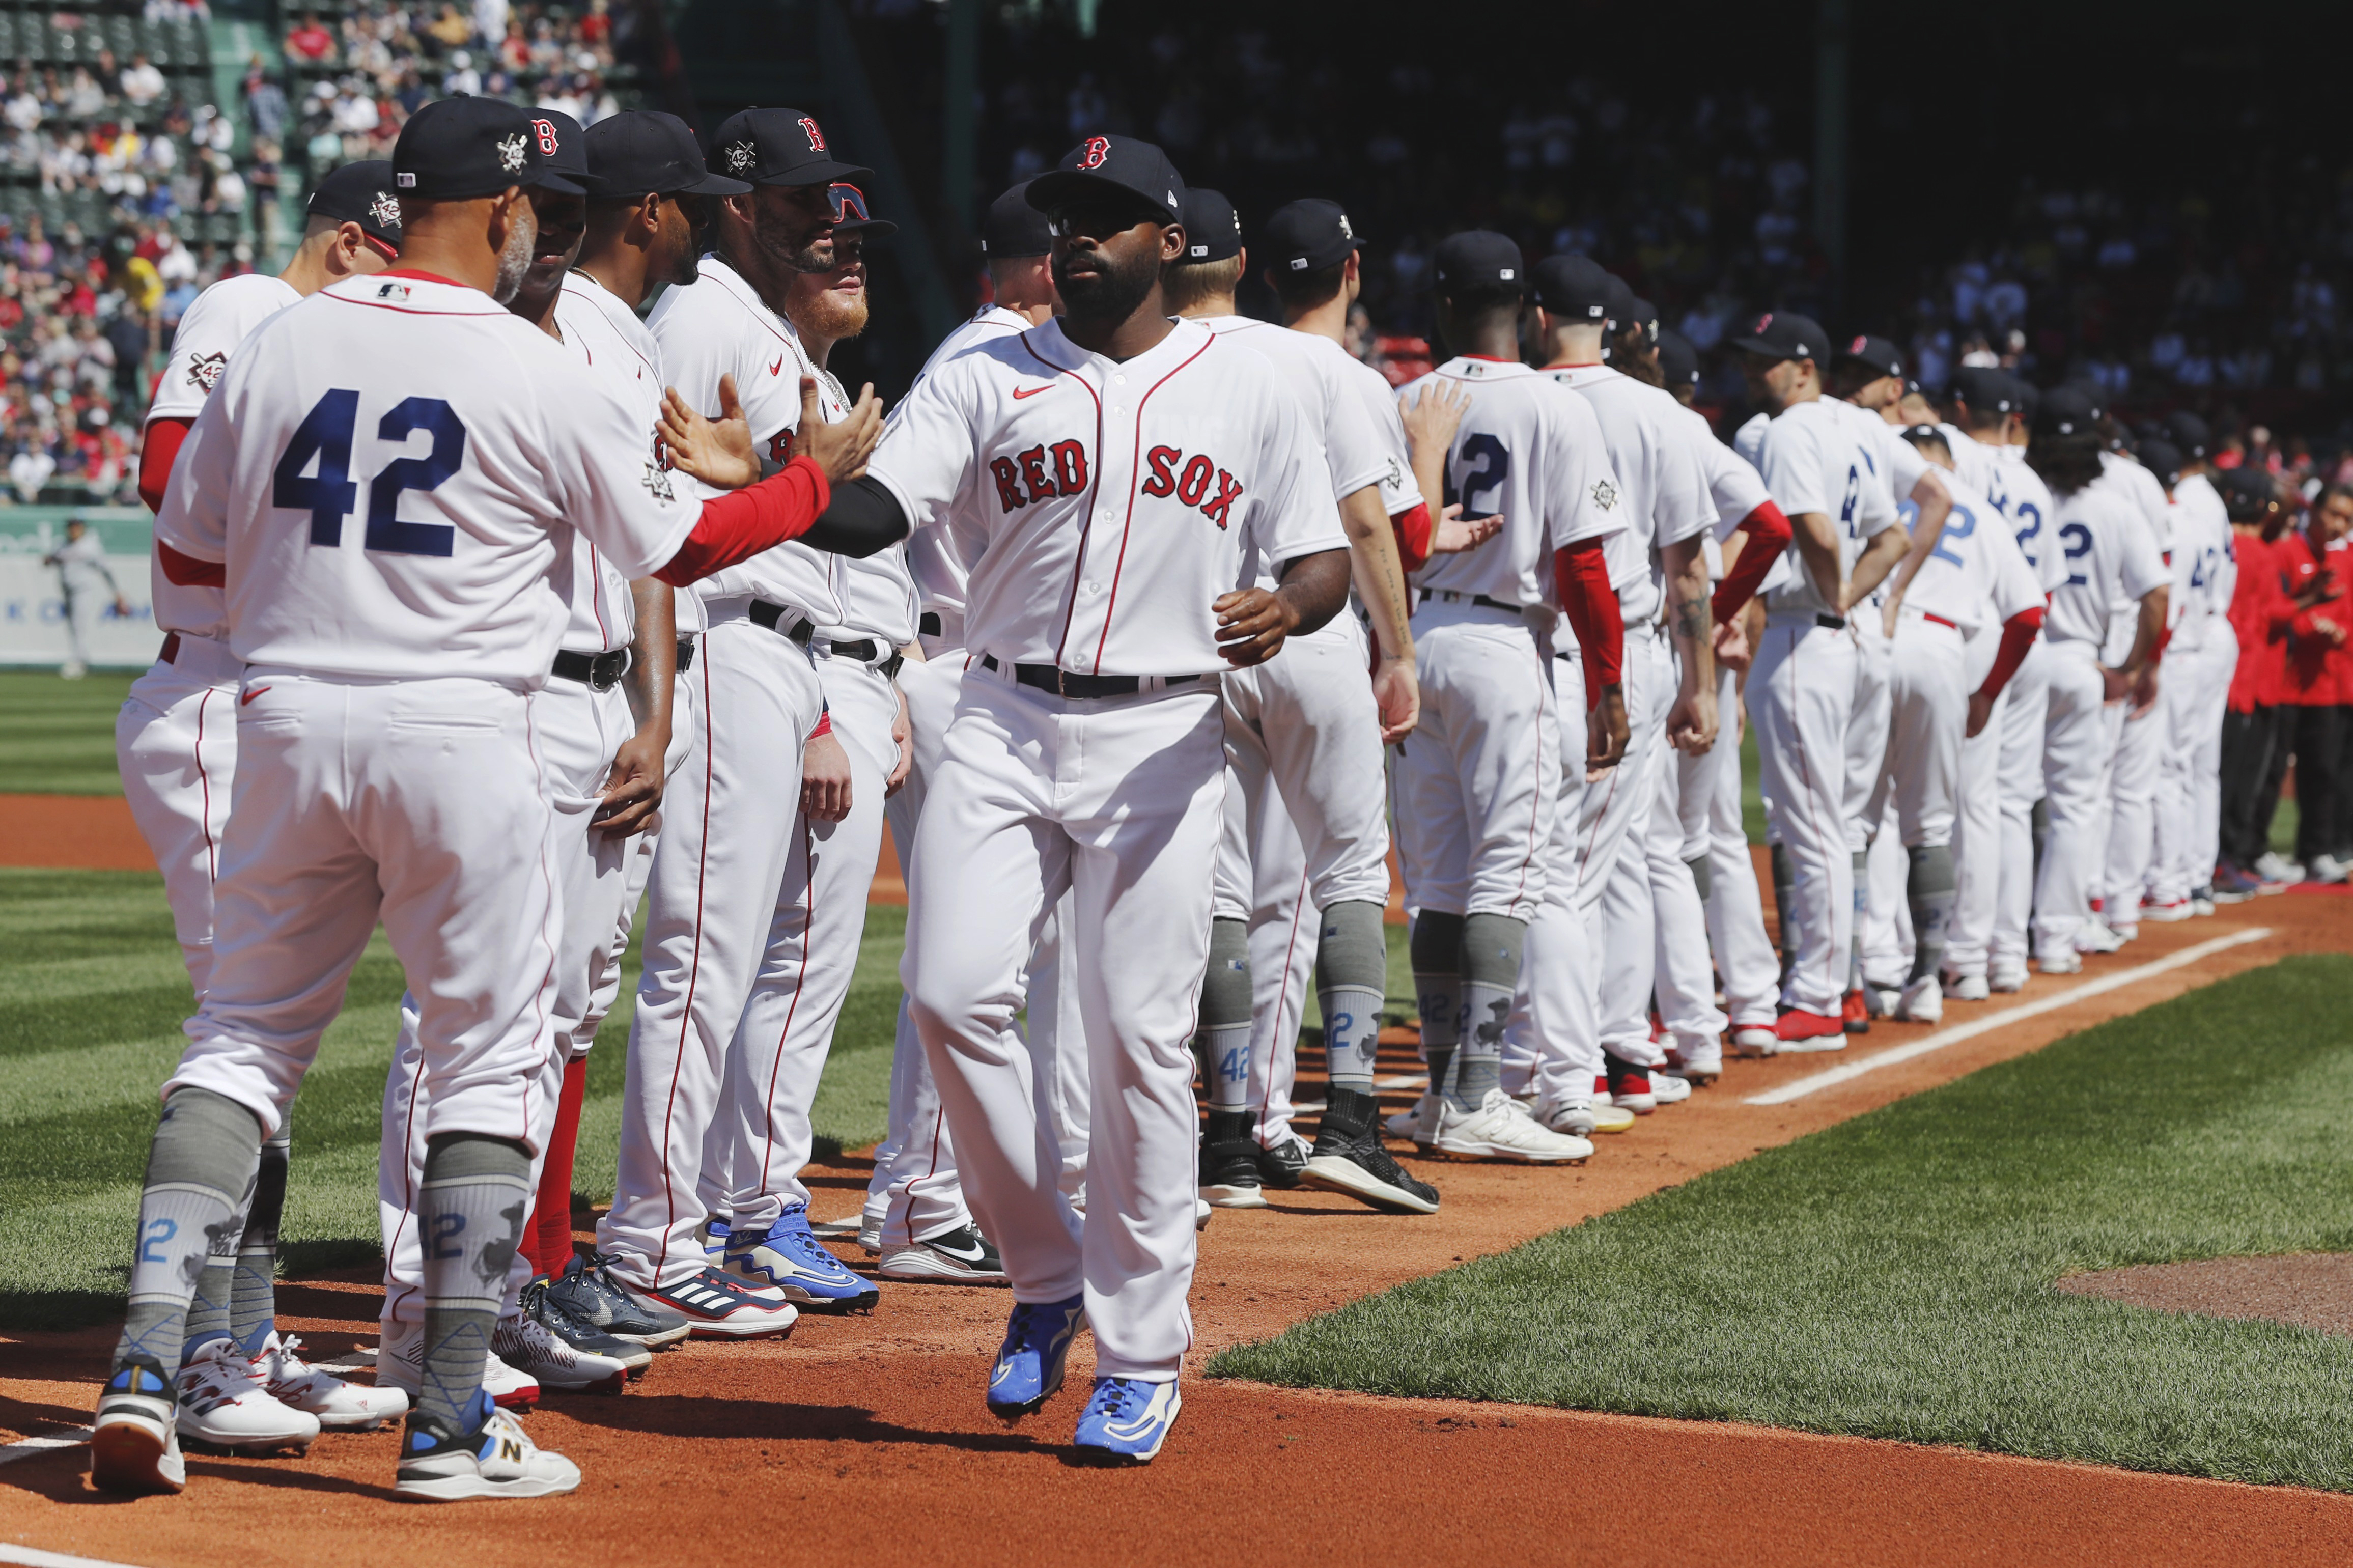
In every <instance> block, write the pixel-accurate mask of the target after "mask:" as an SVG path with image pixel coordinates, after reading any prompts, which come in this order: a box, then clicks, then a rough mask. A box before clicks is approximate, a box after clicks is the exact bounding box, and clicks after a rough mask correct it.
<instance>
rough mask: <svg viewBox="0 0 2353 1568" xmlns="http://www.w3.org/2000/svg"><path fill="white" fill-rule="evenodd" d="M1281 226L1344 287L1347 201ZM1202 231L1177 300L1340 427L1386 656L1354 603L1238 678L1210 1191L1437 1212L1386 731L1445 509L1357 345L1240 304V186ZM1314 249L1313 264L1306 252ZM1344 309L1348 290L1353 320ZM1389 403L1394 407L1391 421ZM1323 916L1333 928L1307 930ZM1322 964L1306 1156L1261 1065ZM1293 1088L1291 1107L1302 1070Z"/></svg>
mask: <svg viewBox="0 0 2353 1568" xmlns="http://www.w3.org/2000/svg"><path fill="white" fill-rule="evenodd" d="M1268 229H1269V235H1270V238H1271V242H1272V245H1273V247H1274V248H1275V251H1276V263H1277V266H1278V267H1279V268H1281V274H1280V275H1281V276H1282V277H1284V278H1286V279H1287V277H1288V275H1289V274H1290V273H1291V272H1293V270H1298V271H1303V272H1328V273H1331V274H1332V277H1331V279H1328V280H1330V281H1334V282H1337V283H1339V284H1340V285H1341V286H1342V289H1344V288H1345V276H1344V274H1345V262H1346V260H1347V259H1348V258H1353V257H1354V256H1355V255H1356V247H1357V245H1358V243H1359V242H1358V241H1357V239H1356V235H1355V232H1354V229H1353V228H1352V226H1350V225H1349V223H1348V220H1347V217H1346V215H1345V213H1343V212H1342V211H1341V210H1340V208H1339V207H1338V205H1336V204H1335V203H1331V202H1317V203H1314V204H1313V205H1309V204H1305V203H1294V204H1293V205H1292V206H1291V207H1288V208H1285V209H1283V210H1282V212H1281V213H1278V214H1277V215H1275V217H1274V218H1273V219H1272V220H1271V221H1270V223H1269V225H1268ZM1185 239H1186V256H1185V258H1184V259H1183V260H1182V261H1180V262H1179V263H1177V265H1176V266H1175V267H1172V268H1169V270H1168V275H1167V278H1166V280H1165V283H1164V289H1166V292H1167V295H1168V303H1169V305H1170V307H1171V309H1173V310H1175V311H1176V314H1177V315H1179V316H1181V317H1186V318H1189V319H1191V320H1195V321H1199V322H1200V323H1201V324H1202V325H1203V326H1206V327H1208V329H1209V330H1210V331H1212V332H1214V333H1216V334H1218V335H1219V337H1220V338H1223V339H1226V340H1228V341H1229V342H1233V343H1235V344H1237V345H1239V346H1240V347H1242V348H1244V349H1247V350H1249V351H1250V352H1251V353H1257V354H1258V355H1260V356H1261V358H1263V359H1264V360H1266V361H1267V363H1269V364H1271V366H1272V367H1273V369H1274V371H1275V373H1276V376H1277V379H1278V380H1279V381H1280V382H1281V383H1282V385H1283V386H1284V387H1285V388H1286V389H1287V390H1288V391H1289V392H1290V394H1291V395H1292V396H1293V398H1294V399H1295V400H1296V401H1297V403H1298V405H1299V410H1300V414H1301V416H1302V418H1303V420H1304V422H1305V425H1306V427H1307V428H1308V429H1309V430H1310V431H1311V432H1313V433H1314V434H1315V435H1317V436H1318V437H1320V438H1321V442H1322V446H1323V449H1324V466H1325V468H1326V470H1327V472H1328V477H1329V480H1330V484H1331V489H1332V494H1333V497H1334V499H1335V501H1336V502H1337V509H1338V513H1339V519H1340V523H1341V526H1342V528H1343V529H1344V531H1345V532H1346V534H1347V537H1348V548H1349V556H1350V563H1351V573H1352V577H1353V580H1354V582H1355V584H1356V595H1357V598H1358V601H1359V602H1360V603H1361V604H1362V605H1364V606H1365V608H1366V612H1367V614H1368V616H1369V617H1370V620H1371V625H1372V630H1373V634H1374V640H1375V649H1374V651H1375V652H1376V653H1377V658H1372V659H1370V660H1368V658H1367V651H1368V650H1367V649H1366V646H1365V637H1364V632H1363V628H1362V627H1360V626H1359V625H1358V623H1357V622H1356V618H1355V617H1354V616H1335V617H1333V619H1332V620H1331V622H1330V623H1328V624H1327V625H1326V626H1324V627H1323V628H1322V629H1321V630H1319V631H1317V632H1314V633H1313V634H1311V635H1305V636H1300V637H1292V638H1291V639H1289V641H1287V642H1286V643H1285V644H1284V646H1283V649H1282V653H1280V654H1279V655H1277V656H1276V657H1275V658H1271V659H1269V660H1268V661H1266V662H1265V663H1263V664H1260V665H1256V666H1253V667H1251V668H1247V669H1240V670H1235V671H1232V672H1230V673H1229V674H1227V675H1226V676H1224V677H1223V678H1222V679H1221V680H1220V682H1219V685H1220V688H1221V692H1222V702H1223V706H1224V710H1225V736H1226V740H1225V744H1226V755H1227V771H1228V773H1229V775H1230V779H1229V786H1228V791H1227V795H1226V801H1225V813H1224V831H1223V834H1222V836H1221V838H1220V841H1219V854H1218V885H1217V900H1216V919H1215V921H1214V922H1213V923H1212V926H1211V929H1210V936H1209V966H1208V977H1207V979H1206V980H1205V981H1204V982H1203V985H1202V991H1201V1016H1200V1023H1199V1028H1198V1049H1199V1050H1200V1052H1201V1058H1202V1073H1203V1078H1204V1080H1205V1082H1206V1083H1207V1084H1208V1090H1209V1110H1208V1134H1207V1136H1206V1138H1205V1139H1204V1142H1203V1143H1202V1148H1201V1176H1200V1184H1201V1195H1202V1196H1203V1197H1204V1198H1205V1199H1206V1200H1207V1201H1208V1202H1209V1203H1211V1204H1214V1205H1224V1206H1229V1207H1244V1208H1255V1207H1262V1206H1264V1205H1265V1203H1266V1199H1265V1197H1264V1196H1263V1195H1262V1194H1261V1172H1262V1171H1266V1173H1267V1174H1268V1175H1269V1176H1271V1178H1272V1179H1273V1180H1274V1181H1275V1182H1276V1183H1278V1184H1289V1183H1290V1182H1298V1181H1303V1182H1304V1183H1305V1184H1308V1185H1310V1186H1314V1187H1321V1188H1324V1189H1326V1190H1329V1191H1334V1192H1340V1193H1345V1194H1348V1195H1349V1196H1352V1197H1356V1198H1359V1199H1361V1200H1362V1201H1364V1202H1365V1203H1367V1204H1369V1205H1372V1206H1373V1207H1375V1208H1379V1209H1386V1210H1390V1211H1393V1212H1402V1213H1412V1214H1430V1213H1434V1212H1435V1211H1436V1209H1437V1207H1438V1193H1437V1190H1436V1189H1435V1188H1433V1187H1431V1186H1430V1184H1428V1183H1425V1182H1422V1181H1419V1180H1418V1179H1417V1178H1415V1177H1413V1176H1412V1175H1410V1174H1409V1173H1406V1172H1405V1171H1404V1170H1403V1169H1402V1168H1400V1167H1399V1166H1398V1163H1397V1162H1396V1161H1395V1160H1394V1159H1392V1158H1391V1157H1390V1156H1389V1154H1388V1151H1387V1150H1385V1149H1383V1148H1382V1147H1381V1142H1380V1131H1379V1128H1378V1127H1377V1124H1376V1123H1377V1117H1378V1115H1379V1110H1380V1101H1379V1098H1378V1096H1377V1095H1376V1094H1375V1092H1374V1089H1373V1064H1374V1058H1375V1057H1376V1055H1377V1052H1378V1049H1379V1038H1380V1028H1381V1008H1382V1005H1383V1004H1384V1003H1385V1002H1386V1000H1387V993H1388V987H1387V974H1388V944H1387V941H1386V939H1385V938H1384V937H1383V935H1382V933H1381V921H1382V917H1383V915H1384V913H1385V912H1386V909H1387V905H1388V846H1389V836H1388V823H1387V821H1386V820H1385V816H1384V811H1385V808H1386V805H1387V799H1386V796H1387V793H1388V776H1387V773H1386V768H1385V760H1384V758H1383V756H1382V752H1381V747H1382V743H1383V742H1397V741H1402V740H1404V739H1405V738H1406V737H1407V736H1408V735H1409V734H1410V733H1411V732H1412V731H1413V727H1414V724H1415V723H1416V721H1418V719H1419V710H1420V691H1419V683H1418V681H1417V680H1416V679H1415V674H1414V667H1413V637H1412V633H1411V631H1410V629H1409V611H1408V610H1407V607H1406V585H1405V571H1404V569H1403V567H1402V566H1401V565H1400V561H1399V555H1400V543H1399V542H1400V539H1401V538H1406V537H1411V536H1419V537H1422V538H1425V539H1426V538H1427V536H1428V534H1429V532H1430V525H1429V509H1428V508H1427V507H1425V506H1423V505H1422V503H1421V498H1420V496H1419V493H1413V494H1412V497H1411V500H1410V501H1407V500H1406V494H1407V492H1406V491H1405V489H1404V487H1406V486H1408V485H1410V484H1411V482H1412V480H1411V459H1410V456H1409V454H1408V453H1407V451H1406V450H1405V439H1404V437H1405V431H1404V426H1403V425H1402V424H1401V423H1400V422H1399V421H1398V418H1397V416H1396V414H1395V412H1394V408H1395V405H1394V404H1393V403H1392V402H1391V400H1390V398H1389V397H1388V388H1387V384H1386V383H1384V384H1382V386H1381V389H1380V395H1378V396H1377V397H1370V398H1368V397H1367V396H1366V390H1367V389H1366V388H1364V387H1363V386H1362V384H1361V377H1362V376H1364V375H1376V376H1377V373H1376V372H1372V371H1371V370H1370V369H1369V367H1367V366H1365V365H1362V364H1359V363H1357V362H1356V361H1354V360H1352V359H1350V358H1349V357H1348V355H1347V353H1346V352H1345V350H1343V349H1342V348H1341V346H1340V344H1339V342H1337V341H1336V340H1335V338H1333V337H1330V336H1327V335H1324V334H1323V333H1320V332H1311V331H1293V330H1290V329H1288V328H1285V327H1278V326H1274V325H1272V324H1271V323H1268V322H1263V321H1255V320H1252V319H1251V318H1250V317H1247V316H1243V315H1241V314H1240V313H1239V312H1238V310H1236V308H1235V303H1234V287H1235V285H1236V284H1237V283H1239V282H1240V279H1241V277H1242V274H1243V271H1244V270H1245V269H1246V268H1248V266H1249V262H1250V258H1249V253H1248V252H1247V251H1246V250H1245V249H1244V248H1243V247H1242V244H1241V234H1240V224H1239V223H1238V222H1237V220H1236V219H1235V216H1234V210H1233V206H1232V204H1231V203H1229V202H1228V201H1227V200H1226V198H1225V197H1224V196H1223V195H1219V193H1218V192H1216V191H1212V190H1208V189H1207V188H1205V187H1202V186H1198V185H1197V186H1193V187H1191V188H1189V189H1187V191H1186V193H1185ZM1294 260H1295V261H1299V262H1301V263H1302V266H1301V267H1299V268H1295V269H1294V268H1293V267H1292V266H1291V263H1292V262H1293V261H1294ZM1340 291H1341V289H1335V290H1334V291H1333V292H1334V294H1335V295H1336V294H1337V293H1338V292H1340ZM1315 302H1316V303H1317V304H1319V305H1322V304H1328V303H1329V300H1328V299H1318V300H1316V301H1315ZM1326 314H1330V312H1328V311H1327V312H1326ZM1341 319H1342V320H1343V321H1345V305H1344V306H1343V307H1342V312H1341ZM1379 412H1386V413H1387V414H1388V418H1386V419H1385V420H1380V421H1379V422H1378V423H1377V422H1376V421H1377V417H1378V413H1379ZM1393 496H1394V497H1395V499H1394V500H1392V499H1391V498H1392V497H1393ZM1392 508H1395V512H1394V514H1393V512H1392ZM1416 512H1418V513H1419V516H1415V515H1413V514H1415V513H1416ZM1393 515H1394V517H1395V520H1396V521H1394V523H1393V521H1392V519H1393ZM1393 527H1394V529H1395V532H1394V533H1393V532H1392V529H1393ZM1427 553H1428V550H1427V547H1426V546H1425V547H1424V548H1423V549H1422V550H1420V551H1417V552H1415V555H1414V558H1413V564H1415V565H1419V564H1420V562H1421V560H1422V559H1425V558H1426V557H1427ZM1280 565H1281V563H1279V562H1272V561H1269V562H1262V563H1260V564H1259V567H1258V578H1257V581H1258V585H1259V586H1260V587H1261V588H1262V589H1266V588H1271V587H1272V586H1273V585H1274V584H1275V583H1276V582H1277V578H1276V575H1275V574H1276V572H1277V571H1278V569H1279V568H1280ZM1368 662H1369V663H1370V664H1371V666H1372V668H1373V678H1372V680H1371V682H1370V683H1369V684H1368V683H1367V682H1366V679H1365V670H1366V666H1367V664H1368ZM1302 889H1303V891H1302ZM1311 920H1312V921H1313V922H1314V924H1313V929H1309V930H1303V929H1302V928H1303V927H1305V926H1307V924H1308V921H1311ZM1311 962H1312V963H1313V964H1314V970H1315V979H1316V1002H1317V1005H1319V1006H1320V1007H1321V1009H1322V1011H1323V1016H1324V1055H1325V1058H1326V1064H1327V1073H1328V1078H1329V1082H1330V1089H1329V1094H1328V1097H1327V1099H1326V1100H1325V1102H1324V1119H1323V1124H1322V1127H1321V1128H1320V1129H1319V1131H1318V1133H1317V1137H1316V1142H1315V1149H1314V1152H1310V1153H1308V1154H1307V1157H1306V1159H1305V1160H1304V1161H1303V1163H1302V1165H1301V1166H1300V1168H1299V1169H1298V1170H1297V1172H1296V1173H1293V1170H1292V1169H1291V1167H1290V1166H1289V1165H1288V1164H1287V1163H1286V1162H1285V1160H1284V1157H1283V1155H1282V1154H1281V1153H1276V1152H1272V1151H1270V1150H1267V1149H1265V1148H1263V1147H1262V1146H1261V1143H1260V1142H1259V1138H1260V1136H1261V1134H1262V1131H1263V1127H1264V1123H1265V1121H1266V1120H1267V1101H1268V1100H1269V1099H1271V1090H1272V1088H1273V1087H1274V1080H1275V1079H1276V1078H1277V1076H1278V1074H1277V1072H1276V1069H1275V1067H1274V1064H1273V1062H1272V1061H1271V1060H1270V1061H1268V1062H1267V1063H1265V1064H1263V1065H1261V1064H1259V1063H1258V1062H1257V1061H1256V1059H1255V1058H1256V1057H1257V1055H1258V1047H1259V1046H1260V1042H1261V1037H1263V1039H1264V1044H1265V1047H1266V1048H1267V1052H1268V1054H1269V1056H1270V1058H1271V1056H1272V1054H1273V1050H1274V1047H1275V1042H1276V1039H1277V1038H1279V1037H1281V1034H1282V1030H1283V1029H1284V1028H1285V1027H1286V1026H1287V1027H1288V1029H1289V1031H1290V1034H1291V1037H1293V1039H1294V1040H1295V1038H1296V1037H1297V1034H1298V1027H1299V1021H1298V1017H1297V1014H1296V1011H1295V1009H1294V1008H1293V1007H1292V1006H1289V1005H1286V1003H1288V1002H1289V1000H1290V997H1291V995H1292V994H1293V993H1292V986H1291V982H1292V979H1293V970H1294V968H1295V969H1297V970H1299V971H1302V972H1303V971H1304V969H1305V967H1306V965H1307V964H1308V963H1311ZM1261 963H1263V964H1264V967H1265V968H1267V969H1269V970H1272V971H1274V974H1273V976H1271V977H1272V978H1275V979H1277V980H1278V983H1279V988H1278V989H1276V990H1275V991H1274V993H1273V994H1271V995H1268V996H1265V998H1264V1004H1265V1005H1264V1006H1263V1012H1264V1014H1266V1015H1268V1016H1269V1026H1267V1027H1265V1028H1264V1029H1261V1026H1260V1023H1259V1018H1260V1015H1261V994H1260V990H1259V988H1258V987H1257V986H1255V985H1254V984H1253V982H1254V977H1255V975H1256V974H1257V973H1258V972H1259V970H1260V967H1261ZM1299 978H1301V979H1302V980H1303V979H1304V974H1303V973H1301V974H1300V975H1299ZM1280 1076H1281V1077H1282V1078H1284V1079H1287V1078H1288V1076H1289V1075H1288V1074H1282V1075H1280ZM1254 1086H1263V1087H1262V1090H1261V1092H1262V1094H1264V1095H1265V1098H1261V1100H1259V1103H1258V1104H1257V1105H1256V1106H1253V1105H1252V1104H1251V1102H1250V1101H1251V1096H1250V1089H1252V1088H1253V1087H1254ZM1282 1087H1283V1088H1284V1089H1285V1091H1286V1092H1285V1094H1284V1100H1285V1102H1286V1105H1287V1102H1288V1100H1289V1095H1288V1092H1287V1091H1288V1088H1289V1085H1288V1082H1287V1081H1286V1082H1285V1083H1284V1084H1283V1086H1282ZM1285 1131H1288V1130H1287V1129H1285ZM1278 1147H1287V1145H1278ZM1270 1156H1271V1157H1270ZM1270 1165H1271V1166H1272V1169H1271V1171H1267V1170H1266V1168H1267V1167H1268V1166H1270ZM1286 1178H1288V1180H1286Z"/></svg>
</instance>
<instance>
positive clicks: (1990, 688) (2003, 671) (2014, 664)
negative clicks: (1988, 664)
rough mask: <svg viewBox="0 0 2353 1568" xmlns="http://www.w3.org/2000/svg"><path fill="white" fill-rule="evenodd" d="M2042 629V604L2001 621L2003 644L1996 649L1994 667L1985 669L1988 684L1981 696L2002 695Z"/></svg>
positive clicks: (1980, 691)
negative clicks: (2035, 635)
mask: <svg viewBox="0 0 2353 1568" xmlns="http://www.w3.org/2000/svg"><path fill="white" fill-rule="evenodd" d="M2041 630H2042V605H2035V606H2034V607H2033V608H2031V609H2026V610H2021V611H2019V612H2018V614H2016V615H2014V616H2010V619H2008V620H2006V621H2004V622H2002V623H2001V647H1999V648H1997V649H1995V650H1994V656H1993V668H1991V669H1989V670H1987V671H1986V678H1985V684H1984V685H1982V686H1980V687H1978V696H1980V697H1982V698H1984V699H1985V700H1987V701H1989V702H1990V701H1992V700H1994V699H1995V698H1997V697H1999V696H2000V695H2001V689H2002V688H2003V687H2005V686H2008V685H2009V684H2010V677H2011V676H2013V675H2016V674H2017V673H2018V667H2019V666H2020V665H2021V664H2022V663H2024V662H2025V660H2026V655H2027V650H2028V649H2030V648H2031V647H2033V646H2034V634H2035V633H2037V632H2039V631H2041Z"/></svg>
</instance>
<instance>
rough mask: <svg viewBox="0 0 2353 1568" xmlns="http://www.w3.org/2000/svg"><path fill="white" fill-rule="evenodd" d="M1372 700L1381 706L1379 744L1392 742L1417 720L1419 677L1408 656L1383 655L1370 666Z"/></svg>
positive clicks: (1409, 732)
mask: <svg viewBox="0 0 2353 1568" xmlns="http://www.w3.org/2000/svg"><path fill="white" fill-rule="evenodd" d="M1373 700H1374V701H1375V702H1376V703H1377V704H1378V705H1379V707H1380V710H1381V744H1382V745H1384V746H1389V745H1395V744H1396V743H1397V742H1399V741H1402V740H1404V739H1405V738H1406V737H1407V736H1408V735H1410V734H1412V733H1413V729H1414V726H1415V725H1417V724H1419V723H1420V722H1421V677H1420V675H1419V673H1418V672H1417V671H1416V670H1415V669H1414V667H1413V660H1411V659H1409V658H1388V656H1386V655H1384V656H1383V657H1382V658H1381V660H1380V662H1379V664H1377V666H1375V667H1374V669H1373Z"/></svg>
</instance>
